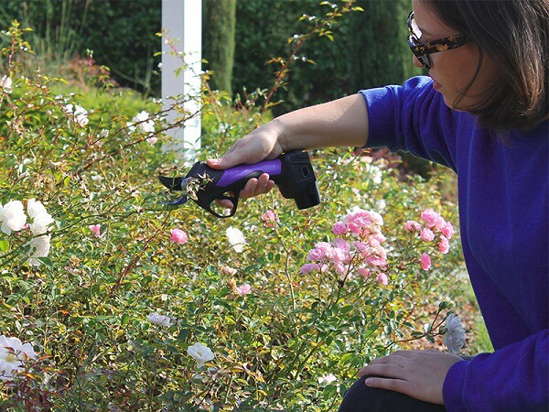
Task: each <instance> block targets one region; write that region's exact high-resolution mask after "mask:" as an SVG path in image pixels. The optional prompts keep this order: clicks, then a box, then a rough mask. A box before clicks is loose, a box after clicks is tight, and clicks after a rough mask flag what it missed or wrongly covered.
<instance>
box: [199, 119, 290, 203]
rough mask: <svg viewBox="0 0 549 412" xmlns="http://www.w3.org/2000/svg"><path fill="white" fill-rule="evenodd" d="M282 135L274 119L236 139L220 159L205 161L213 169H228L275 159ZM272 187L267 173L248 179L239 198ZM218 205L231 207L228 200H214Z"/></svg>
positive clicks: (279, 150)
mask: <svg viewBox="0 0 549 412" xmlns="http://www.w3.org/2000/svg"><path fill="white" fill-rule="evenodd" d="M281 137H282V127H281V125H280V124H278V121H277V120H276V119H275V120H273V121H271V122H269V123H267V124H265V125H263V126H261V127H259V128H258V129H256V130H254V131H253V132H251V133H250V134H248V135H246V136H244V137H243V138H242V139H240V140H238V141H237V142H236V143H235V144H233V145H232V146H231V148H230V149H229V150H228V151H227V153H225V154H224V155H223V157H221V159H208V160H207V161H206V163H207V164H208V166H210V167H211V168H213V169H220V170H224V169H228V168H230V167H233V166H237V165H240V164H254V163H258V162H260V161H262V160H265V159H269V160H270V159H275V158H277V157H278V156H280V155H281V154H282V153H283V152H284V148H283V147H282V145H281V143H280V140H281V139H279V138H281ZM273 187H274V182H273V181H272V180H270V179H269V175H268V174H267V173H264V174H262V175H261V176H259V178H257V179H255V178H253V179H250V180H249V181H248V183H246V186H244V188H243V189H242V190H241V191H240V198H247V197H253V196H258V195H260V194H263V193H267V192H268V191H269V190H271V189H272V188H273ZM216 202H217V203H218V204H219V205H220V206H222V207H226V208H232V206H233V205H232V202H231V201H230V200H226V199H225V200H219V201H216Z"/></svg>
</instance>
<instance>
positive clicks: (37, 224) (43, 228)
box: [30, 212, 54, 236]
mask: <svg viewBox="0 0 549 412" xmlns="http://www.w3.org/2000/svg"><path fill="white" fill-rule="evenodd" d="M53 222H54V220H53V218H52V217H51V215H50V214H49V213H48V212H46V213H42V214H40V215H38V216H36V217H35V218H34V219H33V221H32V223H31V224H30V229H31V232H32V234H33V235H34V236H37V235H44V234H46V233H47V232H48V228H49V226H50V225H51V224H52V223H53Z"/></svg>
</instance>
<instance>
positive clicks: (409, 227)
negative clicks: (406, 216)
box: [404, 220, 421, 232]
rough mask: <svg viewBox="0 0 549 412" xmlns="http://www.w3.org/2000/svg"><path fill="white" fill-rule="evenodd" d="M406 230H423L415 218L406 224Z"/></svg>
mask: <svg viewBox="0 0 549 412" xmlns="http://www.w3.org/2000/svg"><path fill="white" fill-rule="evenodd" d="M404 230H405V231H406V232H419V231H420V230H421V225H420V224H419V223H418V222H416V221H415V220H408V221H407V222H406V223H405V224H404Z"/></svg>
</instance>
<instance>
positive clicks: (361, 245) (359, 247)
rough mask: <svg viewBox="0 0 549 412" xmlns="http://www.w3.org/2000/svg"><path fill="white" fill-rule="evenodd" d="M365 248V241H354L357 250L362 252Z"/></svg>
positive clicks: (366, 246)
mask: <svg viewBox="0 0 549 412" xmlns="http://www.w3.org/2000/svg"><path fill="white" fill-rule="evenodd" d="M367 248H368V245H367V244H366V243H364V242H359V241H356V242H355V249H356V250H358V251H359V252H364V251H365V250H366V249H367Z"/></svg>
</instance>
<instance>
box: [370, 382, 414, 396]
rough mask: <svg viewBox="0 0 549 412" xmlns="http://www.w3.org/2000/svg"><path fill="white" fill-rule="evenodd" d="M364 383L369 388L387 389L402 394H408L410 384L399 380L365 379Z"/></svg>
mask: <svg viewBox="0 0 549 412" xmlns="http://www.w3.org/2000/svg"><path fill="white" fill-rule="evenodd" d="M364 383H365V384H366V386H369V387H371V388H380V389H387V390H390V391H395V392H401V393H404V394H408V393H409V392H410V383H409V382H407V381H405V380H401V379H384V378H367V379H366V381H365V382H364Z"/></svg>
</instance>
